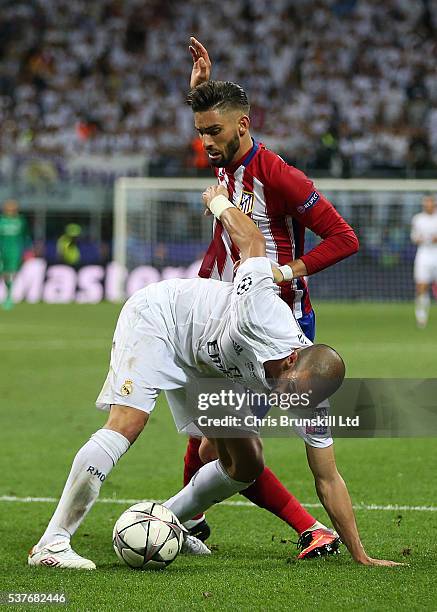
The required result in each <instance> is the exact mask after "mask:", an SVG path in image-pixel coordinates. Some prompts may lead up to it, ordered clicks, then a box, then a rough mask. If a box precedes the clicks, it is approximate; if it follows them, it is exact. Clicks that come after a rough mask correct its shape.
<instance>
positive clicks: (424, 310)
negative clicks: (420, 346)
mask: <svg viewBox="0 0 437 612" xmlns="http://www.w3.org/2000/svg"><path fill="white" fill-rule="evenodd" d="M430 303H431V299H430V297H429V293H428V292H427V293H421V294H419V295H417V296H416V300H415V314H416V323H417V326H418V327H425V326H426V324H427V323H428V315H429V306H430Z"/></svg>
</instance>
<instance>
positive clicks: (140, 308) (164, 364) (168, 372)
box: [96, 290, 187, 413]
mask: <svg viewBox="0 0 437 612" xmlns="http://www.w3.org/2000/svg"><path fill="white" fill-rule="evenodd" d="M143 291H144V290H143ZM143 291H140V292H137V293H135V294H134V295H133V296H132V297H131V298H130V299H129V300H128V301H127V302H126V304H125V305H124V306H123V309H122V311H121V313H120V316H119V318H118V321H117V326H116V328H115V332H114V338H113V342H112V350H111V362H110V366H109V372H108V375H107V377H106V380H105V382H104V384H103V387H102V390H101V391H100V394H99V396H98V398H97V400H96V406H97V408H99V409H100V410H109V409H110V406H111V404H119V405H122V406H130V407H132V408H137V409H138V410H143V411H144V412H147V413H150V412H152V410H153V408H154V407H155V402H156V398H157V397H158V395H159V392H160V391H161V390H163V389H176V388H180V387H183V386H184V385H185V384H186V383H187V376H186V374H185V372H184V370H182V368H181V367H179V366H178V365H177V358H176V355H175V352H174V349H173V347H172V345H171V344H170V342H169V341H168V338H167V333H166V330H164V329H163V326H162V325H161V322H160V319H159V314H156V313H155V312H154V311H153V307H148V305H147V300H146V298H145V294H144V293H143Z"/></svg>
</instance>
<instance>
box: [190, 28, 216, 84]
mask: <svg viewBox="0 0 437 612" xmlns="http://www.w3.org/2000/svg"><path fill="white" fill-rule="evenodd" d="M189 49H190V53H191V56H192V58H193V69H192V71H191V78H190V87H191V89H192V88H193V87H196V86H197V85H200V84H201V83H205V82H206V81H209V77H210V75H211V60H210V59H209V55H208V51H207V50H206V49H205V47H204V46H203V45H202V43H200V42H199V41H198V40H197V39H196V38H194V36H192V37H191V38H190V46H189Z"/></svg>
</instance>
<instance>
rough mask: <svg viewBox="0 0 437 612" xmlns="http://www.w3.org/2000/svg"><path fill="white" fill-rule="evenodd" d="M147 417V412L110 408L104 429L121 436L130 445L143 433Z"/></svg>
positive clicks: (117, 407)
mask: <svg viewBox="0 0 437 612" xmlns="http://www.w3.org/2000/svg"><path fill="white" fill-rule="evenodd" d="M148 419H149V415H148V414H147V412H143V411H142V410H137V409H136V408H130V407H128V406H117V405H114V406H111V412H110V415H109V418H108V420H107V422H106V425H105V428H106V429H112V430H113V431H117V432H118V433H120V434H122V435H123V436H124V437H125V438H127V439H128V440H129V442H130V443H131V444H133V442H135V440H136V439H137V438H138V436H139V435H140V433H141V432H142V431H143V429H144V427H145V425H146V423H147V421H148Z"/></svg>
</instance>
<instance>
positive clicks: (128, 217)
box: [113, 177, 437, 301]
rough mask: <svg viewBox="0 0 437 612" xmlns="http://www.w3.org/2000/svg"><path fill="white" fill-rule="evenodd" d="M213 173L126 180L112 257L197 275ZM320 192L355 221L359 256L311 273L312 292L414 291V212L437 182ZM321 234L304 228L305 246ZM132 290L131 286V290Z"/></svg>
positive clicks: (347, 296) (396, 295) (327, 184)
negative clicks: (205, 200)
mask: <svg viewBox="0 0 437 612" xmlns="http://www.w3.org/2000/svg"><path fill="white" fill-rule="evenodd" d="M212 182H214V179H213V178H211V179H208V177H206V178H202V179H193V178H121V179H118V181H117V182H116V186H115V196H114V249H113V251H114V261H115V262H117V263H118V264H119V265H120V266H123V267H125V268H127V270H128V271H129V272H130V271H132V270H134V269H138V268H142V269H143V270H148V271H149V273H150V274H149V276H148V275H147V274H145V278H146V279H147V278H149V277H150V278H151V279H152V280H159V279H160V278H169V277H172V276H173V277H174V276H179V277H187V276H195V275H196V274H197V271H198V268H199V262H200V260H201V259H202V256H203V254H204V253H205V250H206V248H207V246H208V244H209V242H210V239H211V224H212V220H211V217H205V216H204V215H203V214H202V210H203V206H202V204H201V194H202V191H203V190H204V189H205V187H207V186H208V185H210V184H211V183H212ZM315 183H316V187H317V189H318V190H320V191H321V192H323V193H324V194H325V195H326V196H327V197H328V198H329V200H330V201H331V202H332V203H333V204H334V206H335V207H336V208H337V210H338V211H339V212H340V214H341V215H342V216H343V217H344V218H345V219H346V220H347V221H348V222H349V223H350V224H351V225H352V227H353V228H354V230H355V231H356V233H357V235H358V237H359V240H360V251H359V253H358V254H357V255H354V256H353V257H351V258H349V259H347V260H345V261H342V262H340V263H339V264H337V265H336V266H333V267H332V268H328V269H327V270H324V271H323V272H321V273H319V274H316V275H314V276H312V277H311V280H310V290H311V296H312V297H313V298H317V299H333V300H334V299H335V300H392V301H395V300H396V301H398V300H409V299H412V298H413V296H414V283H413V261H414V255H415V251H416V248H415V246H414V245H413V244H412V243H411V241H410V223H411V218H412V216H413V215H414V214H415V213H417V212H419V211H420V208H421V200H422V198H423V196H424V195H434V194H436V193H437V181H436V180H422V181H420V180H385V179H374V180H370V179H369V180H365V179H344V180H342V179H322V180H317V181H315ZM318 240H319V238H318V237H317V236H315V235H314V234H312V232H310V231H307V235H306V242H305V245H306V246H305V250H306V251H308V250H309V249H311V248H312V247H313V246H314V245H315V244H317V242H318ZM127 292H128V293H129V290H128V291H127Z"/></svg>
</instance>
